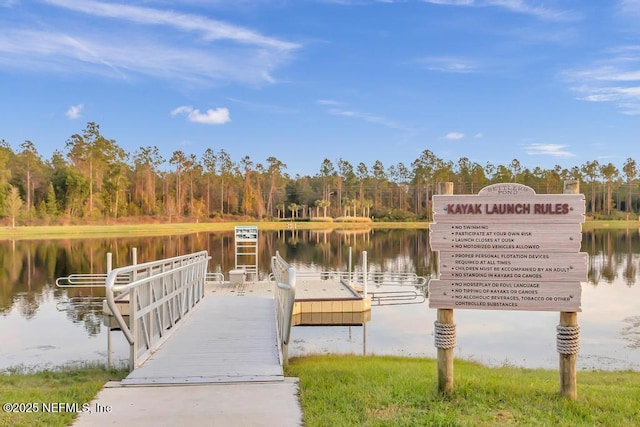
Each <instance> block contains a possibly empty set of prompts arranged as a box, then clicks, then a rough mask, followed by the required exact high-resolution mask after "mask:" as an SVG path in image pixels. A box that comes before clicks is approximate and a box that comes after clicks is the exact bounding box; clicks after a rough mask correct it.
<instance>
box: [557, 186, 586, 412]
mask: <svg viewBox="0 0 640 427" xmlns="http://www.w3.org/2000/svg"><path fill="white" fill-rule="evenodd" d="M563 193H564V194H579V193H580V181H575V180H567V181H565V182H564V190H563ZM564 329H566V330H571V331H574V333H572V334H570V335H565V334H560V331H561V330H564ZM579 340H580V329H579V326H578V313H575V312H560V326H559V328H558V335H557V341H558V344H561V343H563V344H564V345H563V346H562V347H567V348H568V349H563V350H562V353H559V365H560V393H561V394H562V396H564V397H566V398H568V399H570V400H575V399H577V397H578V382H577V368H576V362H577V358H578V354H577V353H578V349H579V342H580V341H579ZM567 344H569V345H567ZM559 347H560V345H559ZM559 350H560V348H559ZM565 353H571V354H565Z"/></svg>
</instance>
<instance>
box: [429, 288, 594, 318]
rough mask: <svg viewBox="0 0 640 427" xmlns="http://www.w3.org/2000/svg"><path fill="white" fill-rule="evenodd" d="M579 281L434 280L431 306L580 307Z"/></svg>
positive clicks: (530, 308)
mask: <svg viewBox="0 0 640 427" xmlns="http://www.w3.org/2000/svg"><path fill="white" fill-rule="evenodd" d="M581 297H582V288H581V285H580V282H578V281H575V282H536V281H521V282H507V281H500V280H496V281H473V280H469V281H464V280H431V281H430V282H429V307H431V308H451V309H477V310H528V311H566V312H579V311H582V310H581V303H582V302H581V299H582V298H581Z"/></svg>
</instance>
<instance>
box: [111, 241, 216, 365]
mask: <svg viewBox="0 0 640 427" xmlns="http://www.w3.org/2000/svg"><path fill="white" fill-rule="evenodd" d="M209 258H210V257H209V255H208V253H207V251H201V252H196V253H193V254H189V255H183V256H177V257H173V258H167V259H164V260H159V261H152V262H147V263H144V264H135V265H130V266H127V267H121V268H116V269H114V270H112V271H111V272H110V273H109V274H108V275H107V278H106V281H105V294H106V300H107V305H108V307H109V309H110V310H111V313H112V314H113V316H114V317H115V319H116V321H117V322H118V326H119V327H120V329H121V330H122V332H123V333H124V336H125V338H126V339H127V341H128V342H129V346H130V352H131V353H130V360H129V366H130V368H131V369H132V370H133V369H135V368H136V367H138V366H140V365H141V364H142V362H144V360H146V358H148V357H149V356H150V355H151V354H152V353H153V352H154V351H155V350H156V349H157V348H158V347H159V346H160V344H162V342H164V341H165V340H166V339H167V337H168V336H169V335H170V333H171V332H173V331H175V329H176V328H175V326H176V323H177V322H179V321H180V320H182V319H184V318H185V316H186V315H187V314H188V313H190V312H191V311H192V309H193V308H194V307H195V305H196V304H197V303H198V302H200V301H201V300H202V298H203V297H204V283H205V278H206V272H207V264H208V262H209ZM127 274H128V275H129V276H130V277H131V279H132V280H131V282H130V283H129V284H127V285H124V286H116V284H117V279H118V277H119V276H122V275H127ZM123 293H129V310H130V312H129V324H127V322H126V321H125V319H124V317H123V316H122V314H121V313H120V310H119V309H118V307H117V305H116V302H115V299H116V296H117V295H116V294H118V295H122V294H123ZM129 325H130V326H129Z"/></svg>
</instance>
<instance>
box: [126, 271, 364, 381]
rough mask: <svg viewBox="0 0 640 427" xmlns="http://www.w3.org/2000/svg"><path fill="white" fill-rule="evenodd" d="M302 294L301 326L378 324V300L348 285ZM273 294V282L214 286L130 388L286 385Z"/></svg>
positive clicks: (316, 286)
mask: <svg viewBox="0 0 640 427" xmlns="http://www.w3.org/2000/svg"><path fill="white" fill-rule="evenodd" d="M297 291H298V292H297V295H300V298H296V302H295V305H294V311H293V316H294V317H293V322H294V325H357V324H362V323H365V322H367V321H368V320H370V318H371V314H370V313H371V312H370V309H371V301H370V299H365V298H362V296H360V295H359V294H358V293H357V292H355V291H354V290H353V289H351V288H350V287H349V286H347V285H345V284H342V283H340V282H336V281H327V280H320V279H316V278H305V279H300V280H299V281H298V287H297ZM273 294H274V284H273V282H268V281H257V282H243V283H230V282H223V283H215V282H208V283H207V285H206V286H205V298H204V299H203V301H202V302H201V303H199V304H198V305H197V306H196V307H195V308H194V309H193V310H194V311H193V313H192V314H191V315H189V316H188V317H186V318H185V320H184V321H182V322H180V323H178V324H177V325H176V326H175V327H176V328H177V330H176V331H175V332H174V333H173V334H172V336H170V337H169V338H168V339H167V340H166V341H165V342H164V343H163V344H162V346H161V347H160V348H159V349H158V350H156V351H155V352H154V353H153V354H152V355H151V356H150V357H149V358H148V359H147V360H146V361H145V362H144V363H143V364H142V366H140V367H138V368H136V369H135V370H133V371H132V372H131V373H130V374H129V376H127V377H126V378H125V379H124V380H122V385H124V386H142V385H179V384H204V383H232V382H268V381H283V380H284V373H283V368H282V355H281V353H280V350H279V348H278V342H277V335H276V334H277V332H276V320H275V318H276V317H275V307H274V301H273ZM239 297H240V298H239ZM123 302H124V304H122V306H121V312H122V313H123V314H125V315H126V314H128V313H127V310H128V307H129V306H128V302H127V301H126V300H125V301H123ZM119 307H120V305H119Z"/></svg>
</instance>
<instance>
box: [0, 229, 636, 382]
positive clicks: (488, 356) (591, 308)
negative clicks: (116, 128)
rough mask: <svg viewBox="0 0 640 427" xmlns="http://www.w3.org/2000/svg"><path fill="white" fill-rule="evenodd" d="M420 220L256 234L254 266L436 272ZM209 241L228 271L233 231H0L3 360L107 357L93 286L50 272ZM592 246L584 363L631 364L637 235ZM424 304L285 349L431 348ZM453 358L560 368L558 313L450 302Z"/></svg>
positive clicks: (146, 257) (115, 339)
mask: <svg viewBox="0 0 640 427" xmlns="http://www.w3.org/2000/svg"><path fill="white" fill-rule="evenodd" d="M428 239H429V237H428V231H426V230H375V231H369V232H358V233H354V232H345V231H342V232H339V231H336V232H313V231H296V230H293V231H291V230H287V231H283V232H261V233H260V255H259V257H260V260H259V264H260V270H261V271H262V274H263V275H266V274H268V271H267V268H268V265H269V264H268V263H269V259H270V257H271V256H272V255H273V254H275V251H276V250H278V251H280V253H281V254H282V255H283V256H284V257H285V258H286V259H287V260H289V261H291V262H293V263H294V264H295V265H296V266H297V267H298V268H301V269H302V268H304V269H311V270H322V269H333V270H346V269H347V260H348V249H349V248H350V247H351V248H353V260H354V264H356V265H359V263H360V257H361V253H362V251H365V250H366V251H367V253H368V258H369V268H370V269H375V270H383V271H402V272H415V273H417V274H419V275H422V276H426V277H432V276H435V272H434V267H435V257H434V254H433V253H432V252H431V251H430V250H429V246H428ZM134 247H135V248H138V262H146V261H152V260H156V259H161V258H166V257H171V256H176V255H182V254H186V253H190V252H195V251H199V250H202V249H206V250H208V251H209V253H210V254H211V256H212V260H211V263H210V271H217V270H219V271H222V272H224V273H225V274H226V273H227V272H228V271H229V269H231V268H233V263H234V262H235V257H234V242H233V234H232V233H199V234H193V235H188V236H174V237H165V238H118V239H102V240H99V241H95V240H53V241H28V242H23V241H17V242H12V241H0V342H1V343H2V345H1V346H0V370H3V369H7V368H9V367H15V366H19V365H22V366H26V367H36V368H41V367H47V366H59V365H63V364H67V363H81V362H87V361H98V362H104V361H106V358H107V335H108V334H107V330H106V328H105V327H104V326H103V325H102V314H101V307H102V304H101V297H102V295H101V291H100V290H99V289H83V290H70V291H67V290H61V289H57V288H56V287H55V285H54V282H55V279H56V278H57V277H61V276H66V275H69V274H71V273H104V272H105V270H106V266H105V259H106V254H107V253H108V252H111V253H112V254H113V257H114V267H119V266H124V265H128V264H130V253H131V248H134ZM582 251H584V252H587V253H589V255H590V257H589V281H588V283H584V284H583V287H582V312H581V313H580V314H579V315H578V321H579V324H580V327H581V350H580V354H579V356H578V367H579V368H581V369H633V370H640V269H639V267H640V237H639V232H638V230H637V229H636V230H627V231H607V230H604V231H596V232H590V233H584V234H583V243H582ZM435 317H436V310H435V309H429V308H428V305H427V304H426V303H425V304H418V305H397V306H381V307H373V309H372V313H371V321H369V322H368V323H367V325H366V326H365V327H296V328H294V329H293V331H292V340H293V344H292V345H291V346H290V349H289V354H290V355H291V356H296V355H305V354H310V353H355V354H391V355H405V356H426V357H435V355H436V349H435V347H434V346H433V322H434V320H435ZM455 322H456V324H457V325H458V327H457V334H458V345H457V347H456V349H455V353H456V357H458V358H464V359H470V360H477V361H480V362H482V363H485V364H488V365H503V364H510V365H516V366H524V367H544V368H554V369H555V368H557V365H558V354H557V352H556V349H555V340H556V338H555V327H556V325H557V324H558V322H559V314H558V313H556V312H519V311H484V310H456V311H455ZM112 349H113V355H114V360H115V361H116V363H122V364H125V363H126V359H127V357H128V346H127V344H126V341H125V339H124V338H123V336H122V334H121V333H120V332H113V333H112Z"/></svg>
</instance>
